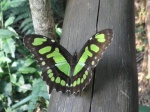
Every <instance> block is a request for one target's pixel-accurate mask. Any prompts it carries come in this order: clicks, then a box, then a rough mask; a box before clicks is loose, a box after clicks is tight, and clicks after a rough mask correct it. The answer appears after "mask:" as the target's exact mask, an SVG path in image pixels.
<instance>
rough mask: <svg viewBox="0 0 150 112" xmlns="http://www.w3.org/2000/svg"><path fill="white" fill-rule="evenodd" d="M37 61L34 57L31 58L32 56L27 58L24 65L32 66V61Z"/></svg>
mask: <svg viewBox="0 0 150 112" xmlns="http://www.w3.org/2000/svg"><path fill="white" fill-rule="evenodd" d="M34 62H35V61H34V60H33V59H31V58H27V59H26V60H25V63H24V66H25V67H28V66H30V65H31V64H32V63H34Z"/></svg>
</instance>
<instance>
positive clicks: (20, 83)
mask: <svg viewBox="0 0 150 112" xmlns="http://www.w3.org/2000/svg"><path fill="white" fill-rule="evenodd" d="M17 84H18V85H19V86H20V85H24V77H23V76H22V75H21V76H20V77H19V80H18V82H17Z"/></svg>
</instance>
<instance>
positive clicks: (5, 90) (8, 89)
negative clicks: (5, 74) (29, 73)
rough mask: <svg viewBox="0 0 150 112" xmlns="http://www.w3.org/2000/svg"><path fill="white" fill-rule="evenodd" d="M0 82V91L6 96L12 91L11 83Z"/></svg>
mask: <svg viewBox="0 0 150 112" xmlns="http://www.w3.org/2000/svg"><path fill="white" fill-rule="evenodd" d="M0 83H1V84H0V88H1V89H0V91H2V93H3V94H4V95H5V96H6V97H8V96H9V95H10V93H11V91H12V85H11V83H7V82H6V81H0Z"/></svg>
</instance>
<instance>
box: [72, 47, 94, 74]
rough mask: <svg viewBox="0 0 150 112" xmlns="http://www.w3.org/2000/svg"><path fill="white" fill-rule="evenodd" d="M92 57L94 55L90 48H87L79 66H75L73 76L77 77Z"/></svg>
mask: <svg viewBox="0 0 150 112" xmlns="http://www.w3.org/2000/svg"><path fill="white" fill-rule="evenodd" d="M92 56H93V54H92V53H91V52H90V51H89V49H88V47H86V48H85V51H84V52H83V54H82V56H81V57H80V59H79V61H78V63H77V65H76V66H75V69H74V73H73V76H75V75H77V74H78V73H79V72H80V71H81V70H82V68H83V67H84V66H85V62H86V61H87V59H88V58H89V57H92Z"/></svg>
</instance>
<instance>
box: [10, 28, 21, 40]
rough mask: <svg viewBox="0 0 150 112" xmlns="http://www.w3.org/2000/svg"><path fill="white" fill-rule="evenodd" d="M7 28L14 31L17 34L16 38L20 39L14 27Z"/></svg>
mask: <svg viewBox="0 0 150 112" xmlns="http://www.w3.org/2000/svg"><path fill="white" fill-rule="evenodd" d="M7 29H8V30H10V31H11V32H14V33H15V34H16V36H15V38H17V39H19V36H18V34H17V32H16V31H15V30H14V29H13V28H12V27H9V26H8V27H7Z"/></svg>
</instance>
